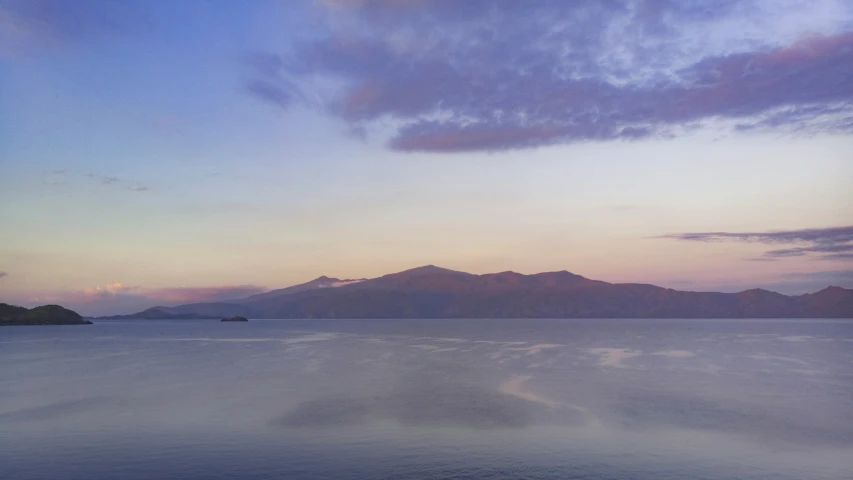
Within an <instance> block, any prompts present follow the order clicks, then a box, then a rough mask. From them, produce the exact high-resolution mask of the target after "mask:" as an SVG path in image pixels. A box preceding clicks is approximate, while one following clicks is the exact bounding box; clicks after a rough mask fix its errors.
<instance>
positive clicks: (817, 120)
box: [246, 0, 853, 152]
mask: <svg viewBox="0 0 853 480" xmlns="http://www.w3.org/2000/svg"><path fill="white" fill-rule="evenodd" d="M320 3H321V4H322V6H323V7H322V8H321V10H322V11H323V12H324V15H325V17H324V18H326V20H327V22H326V24H325V27H323V28H320V29H318V30H317V32H316V35H315V37H314V38H313V39H311V40H309V41H305V42H302V43H299V44H297V45H295V47H294V48H292V49H290V52H291V53H289V54H287V55H276V54H271V53H256V54H253V55H251V56H250V59H249V60H248V61H247V64H249V65H250V66H251V75H252V76H251V79H250V80H249V81H248V82H247V84H246V89H247V91H249V93H251V94H252V95H253V96H255V97H256V98H258V99H260V100H262V101H264V102H266V103H268V104H270V105H273V106H275V107H277V108H289V107H290V106H291V105H292V104H294V103H295V102H296V101H298V100H299V99H300V98H305V96H303V95H302V93H301V92H303V91H305V90H308V89H310V90H312V91H315V92H318V94H319V96H321V97H323V101H322V108H323V109H324V110H325V111H327V112H330V113H332V114H333V115H336V116H338V117H340V118H341V119H343V120H345V121H346V122H348V123H350V125H351V126H352V128H361V129H364V128H368V129H369V128H370V127H373V126H378V127H377V128H380V127H381V128H387V126H388V125H390V128H391V130H392V134H391V138H390V140H389V143H388V145H389V146H390V147H391V148H393V149H397V150H403V151H431V152H459V151H476V150H486V151H489V150H506V149H519V148H532V147H537V146H541V145H550V144H556V143H569V142H577V141H610V140H635V139H641V138H647V137H660V138H666V137H671V136H675V135H678V134H679V132H681V131H683V130H684V128H685V127H692V126H694V125H696V124H701V123H703V122H712V121H717V120H733V121H735V127H734V128H735V130H737V131H741V132H743V131H750V130H758V129H772V130H776V131H786V130H797V131H806V132H851V131H853V105H852V104H851V102H853V90H851V89H850V88H849V82H844V81H839V80H838V79H841V78H850V77H851V76H853V21H851V20H853V5H851V4H850V3H849V2H845V1H843V0H816V1H815V2H801V1H795V0H783V1H780V2H776V3H772V4H771V3H768V2H763V1H758V0H752V1H744V2H722V3H719V2H718V3H715V4H714V5H704V6H698V5H695V4H689V3H684V2H668V1H648V2H645V1H639V2H636V1H621V0H617V1H610V2H600V1H578V2H546V1H530V2H502V1H498V2H493V1H485V0H469V1H465V2H454V1H446V0H421V1H417V0H414V1H406V2H400V1H324V2H320ZM520 18H523V21H519V19H520ZM735 31H736V32H738V34H737V35H736V36H733V35H732V32H735ZM697 38H701V39H702V41H701V42H700V41H697V40H696V39H697ZM324 84H328V85H331V86H332V87H330V88H328V89H326V90H323V88H321V87H318V85H324ZM300 86H301V87H302V88H300Z"/></svg>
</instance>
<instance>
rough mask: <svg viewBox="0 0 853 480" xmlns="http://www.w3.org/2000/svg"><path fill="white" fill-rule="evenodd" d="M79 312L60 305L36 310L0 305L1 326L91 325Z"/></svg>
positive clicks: (44, 306) (41, 307) (46, 306)
mask: <svg viewBox="0 0 853 480" xmlns="http://www.w3.org/2000/svg"><path fill="white" fill-rule="evenodd" d="M91 324H92V322H90V321H88V320H84V319H83V317H81V316H80V315H79V314H77V312H75V311H72V310H68V309H67V308H63V307H60V306H59V305H42V306H40V307H35V308H30V309H27V308H24V307H16V306H14V305H8V304H6V303H0V325H91Z"/></svg>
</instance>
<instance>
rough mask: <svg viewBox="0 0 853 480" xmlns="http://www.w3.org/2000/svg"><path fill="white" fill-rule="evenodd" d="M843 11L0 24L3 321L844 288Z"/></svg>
mask: <svg viewBox="0 0 853 480" xmlns="http://www.w3.org/2000/svg"><path fill="white" fill-rule="evenodd" d="M851 133H853V4H851V3H850V2H847V1H844V0H816V1H799V0H774V1H769V0H765V1H760V0H749V1H739V2H675V1H673V2H667V1H654V2H652V1H649V2H645V1H628V0H625V1H621V0H619V1H617V0H614V1H612V2H599V1H594V2H592V1H590V2H545V1H531V2H507V1H491V2H487V1H479V0H474V1H467V2H452V1H444V0H435V1H428V0H408V1H406V0H360V1H357V0H350V1H343V0H325V1H305V2H273V1H253V2H226V1H206V2H201V1H199V2H155V1H140V2H109V1H100V0H98V1H96V0H81V1H79V2H65V1H61V0H35V1H19V0H0V224H2V225H3V228H2V229H0V272H2V273H0V294H2V298H0V300H5V301H10V302H14V303H20V304H25V305H32V304H37V303H44V302H47V301H56V302H62V303H64V304H68V305H71V306H73V307H75V308H78V309H79V310H80V311H81V312H83V313H93V314H100V313H116V312H124V311H130V310H133V309H134V308H138V307H146V306H151V305H153V304H158V303H165V304H174V303H181V302H183V301H191V300H207V299H214V300H215V299H222V298H229V297H235V296H240V295H243V294H247V293H254V292H257V291H262V290H263V289H265V288H276V287H282V286H286V285H290V284H294V283H299V282H302V281H306V280H309V279H311V278H314V277H317V276H319V275H323V274H325V275H330V276H337V277H341V278H346V277H349V278H360V277H370V276H376V275H380V274H383V273H388V272H391V271H396V270H402V269H405V268H410V267H414V266H418V265H423V264H437V265H441V266H445V267H448V268H454V269H459V270H466V271H471V272H474V273H487V272H496V271H503V270H516V271H520V272H522V273H534V272H538V271H548V270H569V271H572V272H574V273H578V274H581V275H584V276H587V277H590V278H597V279H602V280H607V281H614V282H629V281H630V282H648V283H656V284H659V285H664V286H671V287H673V288H680V289H692V290H705V289H714V290H726V291H735V290H739V289H745V288H750V287H753V286H764V287H766V288H771V289H774V290H778V291H783V292H785V293H800V292H805V291H813V290H816V289H819V288H822V287H824V286H826V285H828V284H836V285H842V286H847V287H853V279H851V271H853V227H851V225H853V193H851V192H853V189H851V188H850V184H851V180H853V161H851V158H853V135H851Z"/></svg>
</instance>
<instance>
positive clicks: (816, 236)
mask: <svg viewBox="0 0 853 480" xmlns="http://www.w3.org/2000/svg"><path fill="white" fill-rule="evenodd" d="M658 238H668V239H673V240H686V241H692V242H721V241H741V242H756V243H764V244H789V245H791V244H806V246H802V247H792V248H782V249H774V250H768V251H767V252H764V257H762V258H760V259H753V260H773V259H777V258H786V257H802V256H806V255H809V254H812V253H817V254H822V255H820V256H819V257H818V258H819V259H821V260H845V259H851V258H853V226H846V227H831V228H809V229H803V230H785V231H776V232H743V233H740V232H737V233H732V232H700V233H673V234H668V235H662V236H660V237H658Z"/></svg>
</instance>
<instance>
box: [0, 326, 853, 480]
mask: <svg viewBox="0 0 853 480" xmlns="http://www.w3.org/2000/svg"><path fill="white" fill-rule="evenodd" d="M0 479H2V480H170V479H174V480H243V479H245V480H261V479H330V480H356V479H359V480H360V479H407V480H408V479H411V480H417V479H492V480H497V479H563V480H565V479H587V480H607V479H614V480H617V479H625V480H699V479H709V480H710V479H714V480H719V479H750V480H761V479H768V480H769V479H772V480H784V479H791V480H819V479H832V480H842V479H844V480H850V479H853V321H851V320H825V319H798V320H763V319H762V320H713V319H707V320H677V319H667V320H654V319H642V320H640V319H631V320H628V319H621V320H618V319H607V320H603V319H589V320H564V319H559V320H558V319H554V320H543V319H465V320H449V319H441V320H411V319H405V320H402V319H401V320H251V321H249V322H248V323H221V322H218V321H210V320H181V321H174V320H172V321H166V320H163V321H158V320H140V321H99V322H97V323H95V324H94V325H88V326H83V325H81V326H41V327H35V326H34V327H3V328H0Z"/></svg>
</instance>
